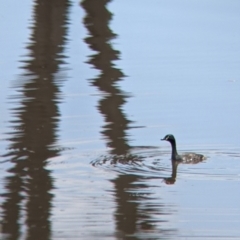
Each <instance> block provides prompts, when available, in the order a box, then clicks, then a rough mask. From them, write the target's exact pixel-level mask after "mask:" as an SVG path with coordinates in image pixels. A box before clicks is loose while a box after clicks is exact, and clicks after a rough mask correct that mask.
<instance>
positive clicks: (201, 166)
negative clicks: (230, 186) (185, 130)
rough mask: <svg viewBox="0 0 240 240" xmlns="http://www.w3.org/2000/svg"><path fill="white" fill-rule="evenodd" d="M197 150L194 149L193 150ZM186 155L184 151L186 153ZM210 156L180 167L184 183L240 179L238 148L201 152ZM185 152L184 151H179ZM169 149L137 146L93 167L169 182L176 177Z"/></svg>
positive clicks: (100, 159)
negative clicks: (168, 179)
mask: <svg viewBox="0 0 240 240" xmlns="http://www.w3.org/2000/svg"><path fill="white" fill-rule="evenodd" d="M194 150H195V149H194ZM184 152H185V151H184ZM197 152H199V153H202V154H204V155H205V156H207V159H206V160H205V161H203V162H200V163H198V164H194V165H192V164H184V163H181V164H178V165H179V166H176V168H177V169H176V172H177V176H178V178H180V179H185V180H237V181H239V180H240V173H239V171H238V169H240V159H239V156H240V151H239V149H238V148H232V149H230V148H228V149H225V150H223V149H221V150H220V149H216V148H214V149H213V148H211V149H199V148H197ZM180 153H182V152H180ZM170 154H171V153H170V152H169V150H165V149H162V148H156V147H135V148H133V149H132V150H131V151H130V152H128V153H127V154H124V155H112V154H101V155H100V156H98V157H97V158H95V159H94V160H93V161H91V164H92V166H94V167H98V168H103V169H105V170H107V171H114V172H117V173H118V174H134V175H139V176H141V177H144V178H151V179H154V178H157V179H166V178H169V177H171V176H172V175H173V174H174V172H173V171H174V169H173V167H172V164H171V161H170V160H169V159H170Z"/></svg>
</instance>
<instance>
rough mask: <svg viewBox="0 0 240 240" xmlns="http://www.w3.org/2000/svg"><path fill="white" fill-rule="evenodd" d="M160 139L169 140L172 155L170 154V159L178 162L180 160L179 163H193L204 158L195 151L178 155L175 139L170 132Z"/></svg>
mask: <svg viewBox="0 0 240 240" xmlns="http://www.w3.org/2000/svg"><path fill="white" fill-rule="evenodd" d="M161 140H165V141H168V142H170V144H171V146H172V156H171V160H172V161H177V162H179V163H180V162H181V163H191V164H195V163H199V162H202V161H203V160H204V159H206V158H205V157H204V156H203V155H202V154H197V153H185V154H183V155H179V154H178V152H177V145H176V140H175V138H174V136H173V135H172V134H168V135H166V136H165V137H164V138H163V139H161Z"/></svg>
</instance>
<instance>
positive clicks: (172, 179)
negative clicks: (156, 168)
mask: <svg viewBox="0 0 240 240" xmlns="http://www.w3.org/2000/svg"><path fill="white" fill-rule="evenodd" d="M171 162H172V176H171V177H169V178H164V182H165V183H166V184H174V183H175V182H176V178H177V167H178V165H179V162H176V161H171Z"/></svg>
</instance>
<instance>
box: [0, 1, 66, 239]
mask: <svg viewBox="0 0 240 240" xmlns="http://www.w3.org/2000/svg"><path fill="white" fill-rule="evenodd" d="M69 6H70V4H69V1H68V0H53V1H48V0H41V1H40V0H36V1H35V5H34V22H33V27H32V35H31V43H30V44H29V45H28V46H27V48H28V49H29V50H30V52H29V55H28V56H27V57H26V59H27V60H25V61H22V62H23V67H22V68H23V70H24V73H23V74H22V75H21V76H20V77H19V78H18V79H17V80H16V81H15V85H14V86H13V89H14V90H15V92H18V93H20V95H14V96H10V99H11V101H13V103H14V104H15V105H17V107H15V108H13V109H11V113H12V116H14V120H13V121H11V123H10V124H11V129H13V131H10V132H9V133H7V135H8V136H9V137H8V140H9V141H10V142H11V144H10V146H9V149H8V152H7V153H6V154H4V155H3V158H4V159H5V162H7V161H8V162H10V163H11V167H10V168H9V169H8V172H9V176H8V177H6V179H5V193H4V194H2V197H3V198H4V201H3V204H2V209H3V213H2V218H3V222H2V232H3V233H4V234H7V239H20V238H21V237H20V234H21V231H22V229H24V227H23V226H22V225H20V223H22V222H23V221H25V223H26V229H27V232H26V239H29V240H30V239H31V240H32V239H43V240H46V239H50V238H51V224H50V216H51V208H52V198H53V194H52V193H51V191H52V190H53V188H54V185H53V179H52V177H51V171H50V170H48V169H47V165H48V160H49V159H50V158H52V157H55V156H58V155H59V151H60V149H59V148H57V147H56V141H57V131H58V123H59V115H60V114H59V110H58V103H59V102H60V97H59V94H60V89H59V86H60V85H61V84H62V81H63V79H64V75H63V71H62V69H61V64H62V63H63V60H64V55H63V46H64V44H65V35H66V23H67V18H66V16H67V13H68V12H67V11H68V8H69ZM24 211H25V214H23V212H24ZM23 216H24V217H23Z"/></svg>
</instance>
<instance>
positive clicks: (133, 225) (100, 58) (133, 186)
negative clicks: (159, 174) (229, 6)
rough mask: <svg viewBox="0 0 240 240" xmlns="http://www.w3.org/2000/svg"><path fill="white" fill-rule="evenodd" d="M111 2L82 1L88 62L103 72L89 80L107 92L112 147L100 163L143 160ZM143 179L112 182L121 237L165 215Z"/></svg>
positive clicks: (104, 106)
mask: <svg viewBox="0 0 240 240" xmlns="http://www.w3.org/2000/svg"><path fill="white" fill-rule="evenodd" d="M108 3H110V1H109V0H107V1H101V0H100V1H99V0H85V1H82V3H81V6H82V7H83V8H84V10H85V12H86V16H85V18H84V25H85V27H86V29H87V30H88V37H86V38H85V42H86V43H87V45H88V46H89V48H90V49H92V50H93V51H94V54H92V55H91V56H89V60H88V63H89V64H90V65H92V66H93V67H94V68H95V69H98V70H99V71H100V73H99V75H98V76H96V77H95V78H94V79H91V80H89V81H90V83H91V84H92V85H93V86H95V87H97V88H98V89H99V91H101V92H102V93H104V94H103V95H102V98H101V99H100V100H99V102H98V106H97V108H98V110H99V112H100V113H101V114H102V115H103V117H104V120H105V124H104V126H103V130H102V131H101V133H102V135H103V137H104V138H105V139H106V143H107V146H108V147H109V148H110V154H108V155H106V156H102V157H101V161H99V162H100V164H105V163H110V164H111V165H113V164H116V163H120V164H133V163H134V162H137V161H140V159H139V156H138V155H134V154H132V153H131V146H130V144H129V139H128V135H127V131H128V130H129V129H130V123H132V121H131V120H129V119H128V117H127V115H126V114H125V113H124V111H123V106H124V104H125V103H126V101H127V98H128V95H127V94H126V93H125V92H124V91H122V90H121V89H120V87H119V86H118V84H117V83H118V82H119V81H121V80H122V79H123V77H124V73H123V72H122V70H121V69H119V68H117V67H116V66H115V64H114V61H116V60H118V59H119V56H120V53H119V51H117V50H115V49H114V48H113V46H112V40H113V39H114V38H115V37H116V34H115V33H113V31H112V30H111V29H110V27H109V23H110V21H111V19H112V13H111V12H110V11H109V10H108V8H107V4H108ZM99 162H98V163H99ZM93 165H95V163H93ZM141 181H144V177H143V176H141V175H138V174H124V175H119V176H118V177H117V178H116V179H114V180H113V181H112V182H113V183H114V193H113V195H114V196H115V201H116V205H117V206H116V211H115V223H116V234H117V236H119V237H126V236H127V235H128V234H139V233H143V232H144V231H148V230H154V229H155V226H156V221H155V220H153V218H152V214H161V208H159V206H150V207H149V206H146V205H145V204H146V202H147V201H149V200H150V199H151V194H150V193H147V192H148V188H149V186H148V185H147V184H142V183H141ZM163 234H164V233H163ZM131 239H138V237H131Z"/></svg>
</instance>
